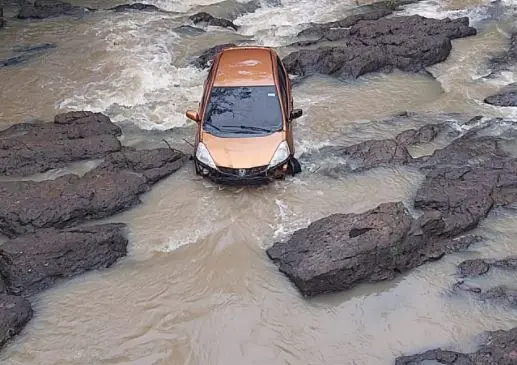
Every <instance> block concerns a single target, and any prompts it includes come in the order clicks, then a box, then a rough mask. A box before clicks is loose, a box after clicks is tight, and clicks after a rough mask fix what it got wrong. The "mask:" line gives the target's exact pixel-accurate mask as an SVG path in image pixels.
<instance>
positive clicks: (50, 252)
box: [0, 224, 128, 296]
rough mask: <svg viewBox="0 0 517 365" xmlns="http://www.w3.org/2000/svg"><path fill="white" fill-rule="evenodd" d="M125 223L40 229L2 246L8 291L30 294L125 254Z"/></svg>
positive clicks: (0, 271)
mask: <svg viewBox="0 0 517 365" xmlns="http://www.w3.org/2000/svg"><path fill="white" fill-rule="evenodd" d="M127 243H128V241H127V238H126V237H125V225H124V224H105V225H97V226H88V227H81V228H74V229H68V230H62V231H60V230H56V229H54V228H49V229H41V230H39V231H37V232H35V233H32V234H27V235H24V236H20V237H17V238H15V239H12V240H9V241H7V242H5V243H4V244H3V245H1V246H0V275H1V277H2V278H3V280H4V282H5V285H6V288H7V292H8V293H9V294H16V295H23V296H29V295H33V294H36V293H38V292H40V291H42V290H44V289H47V288H48V287H50V286H52V285H53V284H54V283H56V282H57V281H58V280H61V279H65V278H71V277H74V276H77V275H79V274H81V273H84V272H86V271H89V270H95V269H101V268H107V267H110V266H111V265H112V264H113V263H114V262H116V261H117V260H118V259H119V258H120V257H123V256H125V255H126V246H127Z"/></svg>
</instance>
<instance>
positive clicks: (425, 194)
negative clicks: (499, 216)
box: [414, 166, 517, 237]
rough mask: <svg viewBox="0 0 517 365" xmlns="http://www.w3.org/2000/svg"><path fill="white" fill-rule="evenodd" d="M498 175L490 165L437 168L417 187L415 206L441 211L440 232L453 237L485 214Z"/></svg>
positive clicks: (470, 226)
mask: <svg viewBox="0 0 517 365" xmlns="http://www.w3.org/2000/svg"><path fill="white" fill-rule="evenodd" d="M515 172H517V171H514V173H515ZM498 178H499V171H497V170H494V169H492V168H490V167H469V166H466V167H458V168H452V167H451V168H443V169H437V170H436V171H433V172H431V173H430V174H428V175H427V177H426V179H425V180H424V182H423V184H422V185H421V186H420V188H419V189H418V191H417V193H416V197H415V203H414V205H415V208H418V209H422V210H424V211H433V210H434V211H439V212H442V213H443V216H442V219H443V223H444V225H445V227H443V229H442V230H441V231H442V232H441V234H442V235H445V236H447V237H453V236H455V235H458V234H461V233H463V232H465V231H467V230H470V229H473V228H475V227H476V226H477V225H478V223H479V222H480V221H481V219H483V218H485V217H486V215H487V214H488V212H489V211H490V210H491V209H492V207H493V206H494V203H495V202H494V199H493V197H492V193H493V190H494V188H495V187H496V185H497V183H498Z"/></svg>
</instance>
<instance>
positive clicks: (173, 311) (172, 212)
mask: <svg viewBox="0 0 517 365" xmlns="http://www.w3.org/2000/svg"><path fill="white" fill-rule="evenodd" d="M215 1H216V0H181V1H180V0H155V1H154V2H152V3H154V4H155V5H157V6H160V7H162V8H164V9H166V10H170V11H173V12H175V13H167V14H164V13H137V12H134V13H116V14H115V13H109V12H97V13H95V14H93V15H91V16H89V17H86V18H84V19H82V20H76V19H71V18H56V19H48V20H45V21H34V22H16V21H12V22H10V23H9V27H8V28H6V29H5V30H4V31H2V32H0V59H2V58H4V57H8V56H9V55H10V52H11V49H12V48H13V46H16V45H20V44H36V43H45V42H47V43H53V44H56V46H57V47H56V48H55V49H51V50H49V51H48V52H47V53H45V54H44V56H42V57H39V58H35V59H34V60H33V61H31V62H30V63H28V64H27V65H24V66H19V67H11V68H3V69H0V126H7V125H10V124H12V123H17V122H22V121H24V120H30V119H34V118H38V119H44V120H50V119H51V118H52V117H53V116H54V115H55V114H57V113H59V112H63V111H68V110H91V111H98V112H103V113H106V114H107V115H109V116H110V117H111V118H112V120H113V121H115V122H120V123H123V124H125V125H127V123H133V124H135V125H136V126H138V127H139V128H141V129H143V130H146V131H147V132H146V133H144V132H141V133H140V132H134V133H133V134H131V135H128V136H125V137H124V138H125V140H124V142H125V143H130V144H137V143H147V145H151V146H153V145H154V146H158V145H160V146H163V144H162V143H161V142H160V138H154V139H153V138H152V136H153V132H152V130H158V131H164V130H167V129H171V128H178V129H177V130H178V131H179V132H178V133H177V134H175V133H174V132H171V133H168V134H167V138H168V140H169V141H171V142H172V143H174V145H175V146H177V147H178V148H181V149H182V150H184V151H186V152H191V150H190V148H191V147H190V146H189V145H188V144H187V143H185V142H184V141H183V139H182V138H186V139H187V140H193V132H194V126H193V123H191V122H189V121H187V120H186V118H185V116H184V111H185V109H188V108H195V107H196V106H197V103H198V101H199V98H200V95H201V92H202V84H203V81H204V78H205V77H206V71H200V70H197V69H195V68H192V67H190V66H188V60H189V59H190V57H192V56H193V55H195V54H197V53H199V52H200V51H201V50H203V49H205V48H207V47H210V46H213V45H216V44H220V43H227V42H235V41H247V42H249V43H250V44H261V45H270V46H275V47H278V51H279V53H280V54H281V55H286V53H285V52H286V51H285V49H284V48H283V47H282V46H285V45H287V44H290V43H292V42H293V41H294V37H295V35H296V34H297V33H298V32H299V31H300V30H301V29H303V28H304V24H305V23H307V22H325V21H332V20H337V19H341V18H343V17H345V16H346V15H347V12H349V11H350V10H351V9H352V8H353V7H355V6H356V4H357V3H356V1H350V0H281V1H280V3H279V4H271V2H270V3H267V2H264V5H263V6H262V7H261V8H259V9H257V10H256V11H255V12H252V13H246V12H245V11H241V14H237V13H238V11H235V9H237V8H238V9H246V6H243V4H241V3H238V2H235V1H234V0H228V1H225V2H223V3H219V4H215V3H214V2H215ZM75 3H80V4H83V5H84V4H87V5H92V6H102V7H104V8H107V7H110V6H113V5H117V4H119V3H121V2H116V1H110V2H108V1H89V2H79V1H75ZM359 3H360V4H364V3H365V2H364V1H359ZM273 5H275V6H273ZM506 5H512V3H511V1H507V2H506ZM490 9H491V7H490V4H489V3H488V2H486V1H483V0H444V1H440V2H436V1H433V2H429V1H427V2H421V3H418V4H413V5H409V6H407V8H406V9H405V11H404V12H405V13H407V14H421V15H424V16H429V17H436V18H443V17H446V16H451V17H456V16H465V15H466V16H469V17H471V21H472V22H473V25H474V26H475V27H478V30H479V31H478V35H476V36H474V37H468V38H464V39H458V40H455V41H453V51H452V53H451V55H450V57H449V58H448V59H447V60H446V61H445V62H443V63H441V64H438V65H435V66H432V67H430V68H429V71H430V72H431V73H432V74H433V75H434V78H433V77H431V76H426V75H422V74H418V75H417V74H407V73H402V72H398V71H397V72H393V73H391V74H377V73H374V74H368V75H365V76H363V77H361V78H359V79H358V80H355V81H354V82H351V81H339V80H336V79H333V78H329V77H313V78H311V79H309V80H307V81H305V82H304V83H301V84H299V85H297V86H296V87H295V88H294V102H295V104H296V105H297V106H299V107H302V108H303V110H304V116H303V117H301V118H300V119H298V120H296V122H295V123H296V126H295V129H294V131H295V138H296V148H297V152H296V155H297V156H299V155H300V154H301V153H303V152H304V151H309V150H310V149H312V148H317V147H320V146H322V145H326V144H330V143H336V142H337V141H339V142H342V143H347V144H348V143H353V142H356V141H362V140H367V139H371V138H384V137H390V136H393V135H394V134H396V133H397V132H400V131H402V130H404V129H407V128H410V127H413V125H408V126H398V127H397V128H399V130H394V129H393V126H392V125H390V124H387V123H382V122H371V121H372V120H378V119H382V118H384V117H388V116H390V115H393V114H396V113H399V112H402V111H406V110H410V111H417V112H466V113H469V114H472V115H476V114H482V115H487V116H504V117H508V118H512V117H517V111H516V110H515V108H496V107H492V106H490V105H487V104H483V103H482V100H483V99H484V98H485V97H486V96H488V95H491V94H493V93H494V92H496V91H498V89H499V87H500V86H501V85H504V84H506V83H509V82H511V81H513V80H515V76H516V74H514V73H511V72H508V73H505V74H503V75H501V76H499V77H497V78H493V79H485V78H483V76H484V75H486V74H487V73H488V72H489V70H488V69H487V68H486V61H487V59H488V58H489V57H490V55H491V54H492V53H496V52H500V51H502V50H504V49H505V48H506V47H507V46H508V31H509V29H510V26H511V24H510V23H509V22H508V20H501V21H495V20H491V19H492V18H493V17H494V14H493V13H491V10H490ZM200 10H209V11H211V12H213V14H214V15H217V16H222V17H227V18H234V22H235V23H236V24H238V25H240V26H241V28H240V29H239V31H238V32H233V31H230V30H223V29H220V28H209V29H207V32H205V33H203V34H196V35H195V34H193V33H191V32H187V31H185V30H178V27H179V26H181V25H184V24H185V22H186V18H187V16H188V15H191V14H193V13H195V12H197V11H200ZM496 17H497V16H496ZM163 133H165V132H163ZM145 134H147V135H149V136H151V137H146V136H145ZM149 138H150V139H149ZM77 168H78V169H79V170H80V169H84V168H85V167H84V166H83V165H81V166H79V167H77ZM316 168H317V167H315V166H312V167H311V166H306V167H305V170H304V172H303V173H301V174H299V175H297V176H296V177H294V178H288V179H287V180H286V181H280V182H275V183H274V184H272V185H270V186H266V187H261V188H242V189H239V188H227V187H220V186H217V185H214V184H212V183H210V182H208V181H205V180H200V179H199V178H197V177H195V175H194V171H193V167H192V165H191V164H187V165H186V166H185V167H184V168H183V169H181V170H180V171H179V172H177V173H176V174H173V175H172V176H170V177H169V178H167V179H165V180H163V181H162V182H161V183H159V184H157V185H156V186H155V187H154V188H153V189H152V190H151V191H150V192H149V193H146V194H145V195H143V196H142V200H143V203H142V204H141V205H139V206H138V207H136V208H134V209H132V210H130V211H128V212H125V213H123V214H119V215H117V216H114V217H111V218H110V219H108V220H106V221H112V222H115V221H116V222H125V223H127V224H128V226H129V238H130V245H129V247H128V248H129V254H128V256H127V257H126V258H124V259H122V260H120V261H119V262H118V263H117V264H115V265H114V266H112V267H111V268H110V269H107V270H104V271H101V272H90V273H88V274H85V275H82V276H80V277H77V278H75V279H73V280H70V281H66V282H64V283H62V284H60V285H57V286H55V287H53V288H52V289H50V290H47V291H45V292H43V293H42V294H40V295H38V296H37V297H36V298H34V299H33V306H34V310H35V317H34V318H33V320H32V321H31V322H29V324H28V325H27V327H25V329H24V330H23V332H22V334H21V335H19V336H17V337H16V338H15V339H14V340H13V341H11V342H10V343H9V344H8V346H6V347H5V348H4V349H3V351H2V352H1V353H0V362H1V363H2V365H21V364H23V365H58V364H67V365H68V364H70V365H122V364H124V365H129V364H135V365H137V364H138V365H158V364H167V365H184V364H188V365H223V364H224V365H230V364H236V365H237V364H238V365H255V364H256V365H265V364H267V365H284V364H289V365H309V364H310V365H313V364H314V365H324V364H325V365H327V364H328V365H337V364H350V365H352V364H356V365H388V364H392V363H393V360H394V358H395V357H396V356H399V355H401V354H403V353H413V352H415V351H419V350H421V349H423V348H428V347H436V346H447V347H450V346H453V348H455V349H458V350H463V351H468V350H470V349H473V348H474V346H475V344H476V343H475V336H476V335H478V334H479V333H480V332H482V331H484V330H493V329H506V328H510V327H514V326H516V325H517V311H512V310H509V309H507V308H503V307H501V306H496V305H490V304H487V303H481V302H478V301H475V300H473V299H472V300H469V299H468V298H465V297H461V298H457V297H455V296H452V295H451V294H450V292H449V291H450V287H451V285H452V284H453V283H454V281H455V278H454V276H453V274H454V272H455V265H456V264H457V263H458V262H460V261H462V260H464V259H466V258H472V257H477V256H480V255H485V256H490V257H502V256H505V255H508V254H513V253H514V252H516V250H517V241H515V238H514V237H515V235H516V234H517V225H516V224H515V221H516V219H517V217H516V216H514V215H512V214H511V213H509V212H496V213H495V214H493V215H492V216H491V217H489V219H487V220H486V221H484V222H483V224H482V225H481V226H480V227H479V228H478V229H477V232H478V233H482V234H484V235H486V236H487V237H488V241H489V242H488V244H486V243H483V244H479V245H476V246H473V247H472V248H471V249H470V250H469V251H468V252H463V253H458V254H453V255H449V256H447V257H445V258H444V259H443V260H441V261H438V262H435V263H431V264H427V265H424V266H422V267H420V268H418V269H415V270H413V271H411V272H410V273H409V274H408V275H405V276H402V277H400V278H399V279H398V280H396V281H392V282H387V283H381V284H375V285H361V286H359V287H357V288H356V289H354V290H351V291H348V292H346V293H340V294H334V295H331V296H323V297H318V298H315V299H311V300H307V299H303V298H302V297H301V296H300V295H299V294H298V292H297V290H296V289H295V288H294V286H293V285H291V284H290V283H289V282H288V280H287V279H286V278H285V277H284V276H283V275H282V274H281V273H279V272H278V270H277V268H276V267H275V266H274V265H273V264H272V263H271V262H270V261H269V259H268V258H267V256H266V254H265V248H266V247H268V246H269V245H271V244H272V243H273V242H275V240H280V239H283V238H285V237H287V236H288V235H289V234H290V233H292V232H293V231H294V230H296V229H298V228H301V227H304V226H306V225H307V224H308V223H309V222H310V221H313V220H315V219H317V218H320V217H323V216H326V215H329V214H331V213H335V212H360V211H363V210H366V209H369V208H373V207H375V206H377V205H378V204H379V203H381V202H388V201H398V200H402V201H405V202H408V204H409V202H411V198H412V195H413V194H414V193H415V191H416V189H417V187H418V184H419V182H420V181H421V180H422V178H423V177H422V175H421V174H420V173H418V172H415V171H413V170H409V169H405V168H402V167H401V168H393V169H377V170H372V171H369V172H366V173H362V174H351V175H347V176H343V177H331V176H325V175H324V174H319V173H316V172H314V169H316ZM61 172H66V171H61ZM57 173H60V172H57ZM52 174H56V172H49V173H47V174H46V175H45V176H47V177H48V176H54V175H52Z"/></svg>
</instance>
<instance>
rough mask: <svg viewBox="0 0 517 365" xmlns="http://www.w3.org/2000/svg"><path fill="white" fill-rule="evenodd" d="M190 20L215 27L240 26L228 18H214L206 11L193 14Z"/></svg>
mask: <svg viewBox="0 0 517 365" xmlns="http://www.w3.org/2000/svg"><path fill="white" fill-rule="evenodd" d="M189 20H190V21H192V23H194V24H206V25H211V26H214V27H223V28H232V29H234V30H237V29H239V27H238V26H236V25H235V24H233V22H231V21H229V20H226V19H221V18H214V17H213V16H212V15H210V14H208V13H206V12H201V13H197V14H194V15H191V16H190V17H189Z"/></svg>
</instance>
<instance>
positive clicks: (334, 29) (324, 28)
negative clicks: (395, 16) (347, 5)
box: [298, 8, 393, 41]
mask: <svg viewBox="0 0 517 365" xmlns="http://www.w3.org/2000/svg"><path fill="white" fill-rule="evenodd" d="M392 13H393V11H392V10H391V9H388V8H380V9H375V10H373V11H369V12H366V13H359V14H353V15H350V16H348V17H346V18H345V19H342V20H338V21H335V22H329V23H323V24H318V23H311V24H310V25H309V27H308V28H306V29H304V30H302V31H301V32H299V33H298V37H307V38H316V39H317V40H322V39H325V40H329V41H335V40H337V39H340V38H341V36H340V35H348V34H349V32H348V29H347V28H350V27H351V26H353V25H356V24H357V23H359V22H360V21H362V20H378V19H380V18H383V17H385V16H387V15H390V14H392Z"/></svg>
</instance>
